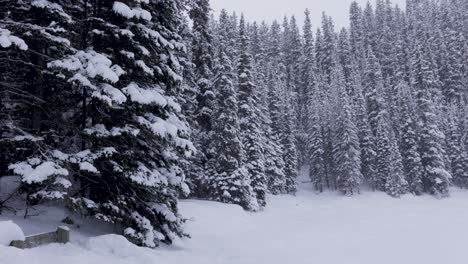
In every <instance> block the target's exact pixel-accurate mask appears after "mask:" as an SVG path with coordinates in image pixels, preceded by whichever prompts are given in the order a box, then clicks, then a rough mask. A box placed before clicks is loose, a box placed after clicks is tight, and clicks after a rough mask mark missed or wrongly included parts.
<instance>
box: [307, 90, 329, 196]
mask: <svg viewBox="0 0 468 264" xmlns="http://www.w3.org/2000/svg"><path fill="white" fill-rule="evenodd" d="M318 98H319V97H318V96H317V94H316V95H315V96H314V97H313V99H312V100H311V101H310V104H311V105H310V110H311V111H310V114H309V119H310V121H309V124H310V126H309V130H308V142H307V149H308V153H309V166H310V169H309V177H310V180H311V182H312V185H313V186H314V188H315V190H316V191H318V192H323V190H324V189H325V187H326V184H327V183H326V177H327V172H326V164H325V156H324V155H325V150H324V147H325V145H324V140H323V125H322V120H321V118H320V113H321V112H322V111H321V109H322V106H321V102H320V100H319V99H318Z"/></svg>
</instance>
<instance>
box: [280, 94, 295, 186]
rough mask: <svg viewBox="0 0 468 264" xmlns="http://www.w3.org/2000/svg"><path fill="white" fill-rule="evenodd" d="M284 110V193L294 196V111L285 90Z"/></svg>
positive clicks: (282, 140) (282, 135)
mask: <svg viewBox="0 0 468 264" xmlns="http://www.w3.org/2000/svg"><path fill="white" fill-rule="evenodd" d="M282 96H283V100H284V103H283V105H284V106H285V108H284V109H283V113H284V115H283V120H282V122H283V124H284V125H283V132H282V134H281V137H282V138H281V142H282V143H283V150H284V153H283V159H284V162H285V164H286V165H285V169H284V173H285V174H286V185H285V189H286V192H287V193H289V194H295V193H296V191H297V177H298V157H297V147H296V146H297V145H296V138H295V136H294V110H293V108H292V107H291V100H292V98H291V97H290V95H288V93H287V91H286V90H283V91H282Z"/></svg>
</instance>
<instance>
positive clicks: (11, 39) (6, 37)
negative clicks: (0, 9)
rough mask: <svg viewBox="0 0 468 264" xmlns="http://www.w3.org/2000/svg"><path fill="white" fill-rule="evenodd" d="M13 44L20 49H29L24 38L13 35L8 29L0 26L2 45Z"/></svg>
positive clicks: (4, 46)
mask: <svg viewBox="0 0 468 264" xmlns="http://www.w3.org/2000/svg"><path fill="white" fill-rule="evenodd" d="M12 45H14V46H17V47H18V48H19V49H20V50H28V45H26V42H24V40H23V39H21V38H19V37H16V36H13V35H11V32H10V31H9V30H8V29H3V28H0V47H2V48H9V47H11V46H12Z"/></svg>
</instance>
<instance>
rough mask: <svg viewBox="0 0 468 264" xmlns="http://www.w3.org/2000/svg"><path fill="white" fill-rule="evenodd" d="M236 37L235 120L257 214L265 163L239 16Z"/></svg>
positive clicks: (261, 203)
mask: <svg viewBox="0 0 468 264" xmlns="http://www.w3.org/2000/svg"><path fill="white" fill-rule="evenodd" d="M239 34H240V41H241V43H240V58H239V64H238V81H239V84H238V97H239V119H240V128H241V135H242V142H243V144H244V146H245V150H246V155H245V166H246V168H247V170H248V175H249V178H250V180H251V184H252V187H253V190H254V192H255V196H256V200H257V202H258V203H257V204H252V205H251V206H250V209H251V210H258V209H261V208H262V207H264V206H265V204H266V200H265V198H266V197H265V194H266V188H267V185H266V177H265V159H264V156H263V146H262V145H261V143H262V141H261V131H260V126H261V120H260V114H259V108H258V105H259V99H258V98H259V95H258V91H257V90H256V86H255V84H254V83H253V80H252V55H251V54H250V53H249V37H248V36H247V32H246V25H245V20H244V17H243V16H241V21H240V27H239Z"/></svg>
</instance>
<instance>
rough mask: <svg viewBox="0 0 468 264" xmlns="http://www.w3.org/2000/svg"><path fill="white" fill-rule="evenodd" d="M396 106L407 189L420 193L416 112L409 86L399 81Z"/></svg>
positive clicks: (420, 171)
mask: <svg viewBox="0 0 468 264" xmlns="http://www.w3.org/2000/svg"><path fill="white" fill-rule="evenodd" d="M397 91H398V107H399V109H400V113H399V116H400V129H401V139H400V150H401V156H402V163H403V171H404V174H405V177H406V180H407V181H408V185H409V186H408V188H409V191H410V192H411V193H413V194H416V195H420V194H421V193H422V192H423V185H422V177H423V168H422V164H421V155H420V154H419V144H418V143H419V136H418V132H417V123H416V120H417V113H416V112H415V111H416V107H415V102H414V99H413V96H412V93H411V90H410V87H409V86H408V85H407V84H406V83H405V82H404V81H402V82H400V83H399V84H398V87H397Z"/></svg>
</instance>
